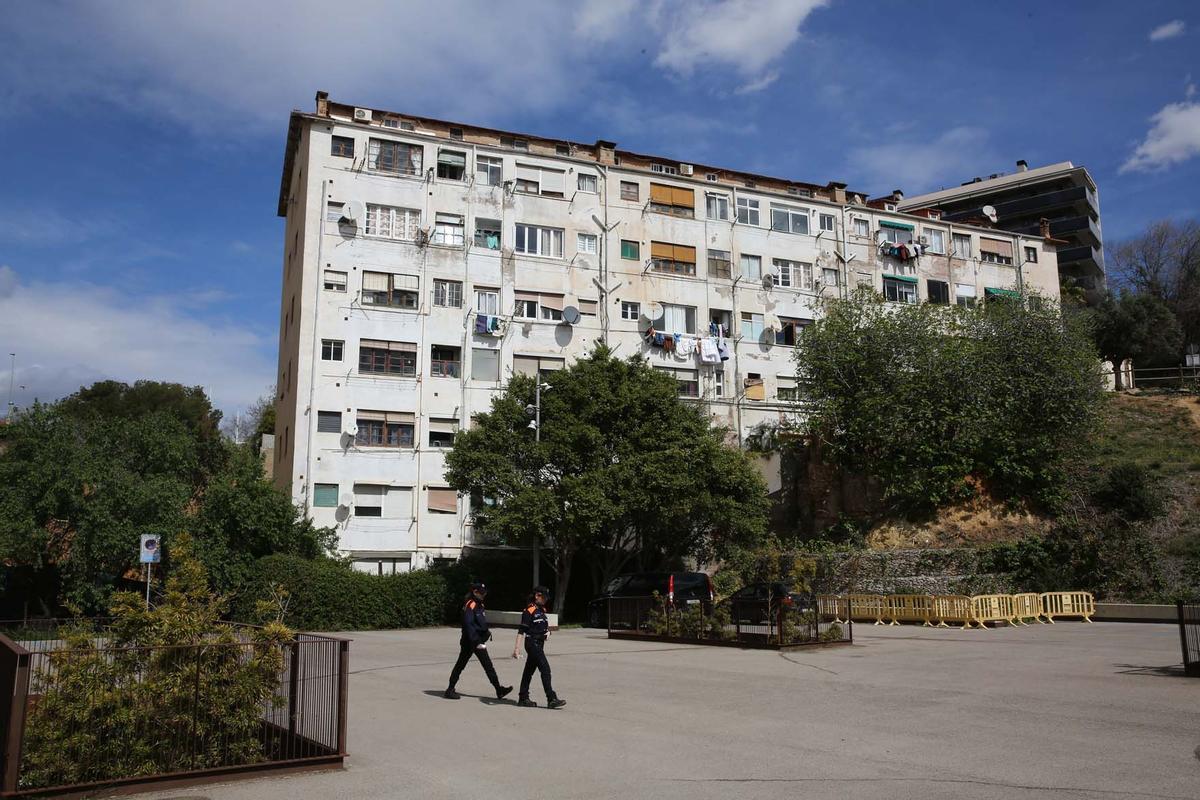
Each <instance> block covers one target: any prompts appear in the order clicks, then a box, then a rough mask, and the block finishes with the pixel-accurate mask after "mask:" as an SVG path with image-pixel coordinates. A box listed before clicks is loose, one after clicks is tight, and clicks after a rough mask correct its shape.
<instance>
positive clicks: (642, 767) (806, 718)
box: [156, 622, 1200, 800]
mask: <svg viewBox="0 0 1200 800" xmlns="http://www.w3.org/2000/svg"><path fill="white" fill-rule="evenodd" d="M854 634H855V644H854V645H853V646H842V647H834V648H825V649H808V650H795V651H791V652H785V653H779V652H773V651H763V650H740V649H733V648H716V647H712V648H708V647H699V646H687V645H672V644H662V643H653V642H634V641H610V640H608V639H607V638H606V637H605V634H604V632H603V631H596V630H591V629H583V630H565V631H561V632H559V633H556V634H554V635H553V636H552V637H551V639H550V642H549V645H548V652H549V653H550V659H551V664H552V665H553V668H554V678H555V688H556V689H557V690H558V691H559V693H560V694H561V695H562V696H563V697H564V698H566V699H567V706H566V708H563V709H561V710H557V711H551V710H548V709H545V708H537V709H524V708H517V707H516V705H515V704H514V701H515V699H516V692H515V691H514V692H513V694H512V695H511V696H510V698H509V699H506V700H505V701H502V702H497V701H496V700H495V699H494V698H493V697H492V693H491V691H490V687H488V685H487V682H486V680H485V679H484V677H483V671H482V670H481V669H480V668H479V665H478V664H477V663H472V664H471V666H469V667H468V668H467V672H466V673H465V674H464V676H463V679H462V681H461V682H460V684H459V690H460V691H462V692H463V693H464V696H463V698H462V699H461V700H458V701H450V700H445V699H442V697H441V696H440V694H441V691H442V689H444V688H445V685H446V676H447V674H448V673H449V671H450V667H451V665H452V664H453V662H454V658H455V656H456V655H457V652H458V631H457V630H456V629H450V628H438V629H425V630H414V631H386V632H370V633H355V634H350V635H351V636H352V638H353V639H354V643H353V644H352V645H351V651H350V652H351V669H352V672H353V677H352V681H351V685H350V733H349V749H350V753H351V757H350V759H349V760H348V762H347V768H346V769H345V770H344V771H339V772H327V773H316V774H309V775H301V776H295V777H289V778H264V779H258V780H249V781H241V782H237V783H229V784H222V785H211V786H201V787H196V788H193V789H187V790H180V791H176V792H170V793H161V792H160V793H157V795H156V796H160V797H178V798H182V797H189V798H197V797H204V798H212V800H297V798H322V799H324V798H347V800H349V799H350V798H355V799H359V798H361V799H362V800H370V799H371V798H380V799H381V800H382V798H387V799H388V800H395V799H396V798H409V797H411V798H512V800H517V799H518V798H521V799H522V800H523V799H524V798H654V800H673V799H674V798H681V799H682V798H686V800H706V799H707V798H721V800H730V799H733V798H768V797H769V798H783V797H787V798H804V799H805V800H823V799H824V798H829V799H830V800H832V799H833V798H837V799H838V800H841V799H842V798H868V799H871V800H874V799H875V798H878V800H903V799H904V798H914V800H915V799H916V798H921V799H922V800H928V799H929V798H947V800H949V799H951V798H953V799H954V800H976V799H978V800H992V799H993V798H1053V797H1064V798H1180V799H1181V800H1182V799H1183V798H1188V799H1189V800H1191V799H1192V798H1197V797H1200V757H1198V754H1197V747H1198V746H1200V679H1193V678H1184V677H1181V673H1180V671H1179V670H1178V667H1177V666H1176V665H1178V663H1179V661H1180V653H1179V634H1178V631H1177V629H1176V628H1175V627H1173V626H1170V625H1130V624H1120V623H1096V624H1094V625H1087V624H1083V623H1077V622H1060V623H1059V624H1058V625H1053V626H1051V625H1035V626H1032V627H1028V628H1015V629H1013V628H999V629H995V630H989V631H979V630H975V631H960V630H942V629H929V628H920V627H912V626H906V627H893V628H880V627H873V626H870V625H856V626H855V630H854ZM496 637H497V641H494V642H493V643H492V644H491V652H492V654H493V657H496V660H497V662H498V666H499V670H500V675H501V679H502V680H504V681H505V682H511V683H514V684H515V683H516V682H517V681H518V679H519V677H520V674H519V673H520V666H521V665H523V664H524V662H523V661H522V662H519V663H518V662H514V661H513V660H512V659H511V658H503V656H505V655H508V654H511V652H512V638H513V634H512V632H511V631H496ZM534 687H535V688H534V692H533V696H534V698H535V699H536V700H538V701H539V704H541V703H543V702H544V698H543V697H542V696H541V687H540V685H539V684H538V682H537V680H536V679H535V681H534Z"/></svg>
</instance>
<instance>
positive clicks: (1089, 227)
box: [1008, 215, 1103, 247]
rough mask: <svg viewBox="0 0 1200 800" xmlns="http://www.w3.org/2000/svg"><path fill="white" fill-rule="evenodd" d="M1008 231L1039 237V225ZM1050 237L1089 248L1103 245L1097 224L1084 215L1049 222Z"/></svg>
mask: <svg viewBox="0 0 1200 800" xmlns="http://www.w3.org/2000/svg"><path fill="white" fill-rule="evenodd" d="M1008 230H1011V231H1012V232H1013V233H1020V234H1024V235H1026V236H1039V235H1040V234H1041V223H1040V222H1039V223H1038V224H1034V225H1022V226H1020V227H1013V228H1009V229H1008ZM1050 235H1051V236H1054V237H1056V238H1060V239H1068V240H1072V239H1073V240H1075V241H1078V242H1082V243H1083V244H1085V245H1090V246H1091V247H1100V246H1101V244H1102V243H1103V237H1102V236H1101V233H1100V226H1099V224H1097V223H1096V222H1095V221H1094V220H1093V219H1092V218H1091V217H1089V216H1086V215H1085V216H1081V217H1066V218H1065V219H1056V220H1051V221H1050Z"/></svg>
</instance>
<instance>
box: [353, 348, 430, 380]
mask: <svg viewBox="0 0 1200 800" xmlns="http://www.w3.org/2000/svg"><path fill="white" fill-rule="evenodd" d="M358 371H359V372H362V373H366V374H374V375H399V376H400V377H403V378H415V377H416V376H417V346H416V345H415V344H412V343H411V342H384V341H379V340H376V339H360V340H359V342H358Z"/></svg>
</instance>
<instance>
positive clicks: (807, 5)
mask: <svg viewBox="0 0 1200 800" xmlns="http://www.w3.org/2000/svg"><path fill="white" fill-rule="evenodd" d="M827 3H828V0H718V1H717V2H712V1H711V0H710V1H709V2H704V3H700V2H688V3H673V4H671V5H670V6H667V5H665V4H664V5H663V6H662V7H660V9H659V13H658V14H657V20H656V22H657V29H658V30H659V31H660V33H661V35H662V49H661V51H660V52H659V54H658V57H657V58H656V59H655V60H654V63H655V64H656V65H658V66H660V67H663V68H665V69H668V70H671V71H672V72H675V73H676V74H678V75H681V76H683V77H690V76H691V75H692V74H693V73H694V72H695V71H696V70H697V69H698V68H718V69H730V70H733V71H734V72H735V73H737V74H738V75H739V76H741V78H742V79H743V81H744V83H743V86H742V89H743V90H744V91H754V89H751V88H749V87H753V86H755V85H756V84H762V85H761V86H758V88H759V89H761V88H764V87H765V86H766V85H767V84H768V83H770V80H767V81H766V82H765V83H764V82H763V81H764V78H766V77H767V74H769V73H767V70H768V68H769V67H770V65H771V64H773V63H774V62H775V61H776V60H777V59H778V58H779V57H780V56H782V55H783V53H784V52H785V51H786V50H787V49H788V48H789V47H791V46H792V43H793V42H795V41H796V39H798V38H799V36H800V28H801V26H802V25H803V24H804V21H805V20H806V19H808V16H809V14H811V13H812V12H813V11H815V10H817V9H818V8H821V7H822V6H825V5H827ZM771 80H773V78H772V79H771Z"/></svg>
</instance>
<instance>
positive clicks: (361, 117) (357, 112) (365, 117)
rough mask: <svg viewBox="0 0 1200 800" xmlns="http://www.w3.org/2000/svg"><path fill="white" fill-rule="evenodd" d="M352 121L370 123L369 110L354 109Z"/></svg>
mask: <svg viewBox="0 0 1200 800" xmlns="http://www.w3.org/2000/svg"><path fill="white" fill-rule="evenodd" d="M354 121H355V122H370V121H371V109H369V108H356V109H354Z"/></svg>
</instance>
